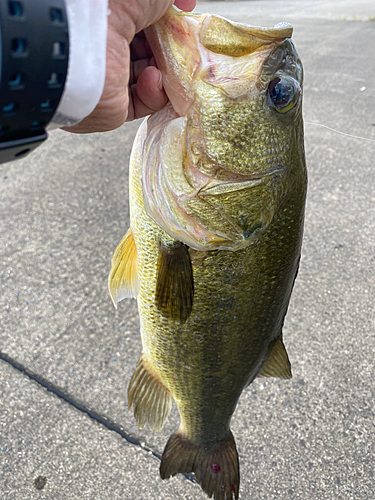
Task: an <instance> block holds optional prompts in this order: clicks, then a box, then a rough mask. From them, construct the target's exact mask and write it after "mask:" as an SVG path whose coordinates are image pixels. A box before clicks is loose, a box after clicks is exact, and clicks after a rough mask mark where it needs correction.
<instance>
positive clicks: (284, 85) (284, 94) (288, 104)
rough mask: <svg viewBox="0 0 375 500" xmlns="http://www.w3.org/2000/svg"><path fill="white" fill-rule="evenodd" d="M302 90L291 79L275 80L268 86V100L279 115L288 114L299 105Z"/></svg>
mask: <svg viewBox="0 0 375 500" xmlns="http://www.w3.org/2000/svg"><path fill="white" fill-rule="evenodd" d="M299 96H300V89H299V87H298V85H297V83H296V82H295V81H294V80H292V79H291V78H284V77H280V78H275V79H274V80H272V82H271V83H270V84H269V86H268V99H269V101H270V103H271V105H272V106H273V107H274V108H275V110H276V111H278V112H279V113H287V112H288V111H290V110H291V109H292V108H294V106H295V105H296V104H297V102H298V99H299Z"/></svg>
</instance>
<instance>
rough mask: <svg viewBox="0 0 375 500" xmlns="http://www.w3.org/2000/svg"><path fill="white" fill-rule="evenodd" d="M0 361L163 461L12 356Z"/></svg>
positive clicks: (2, 356)
mask: <svg viewBox="0 0 375 500" xmlns="http://www.w3.org/2000/svg"><path fill="white" fill-rule="evenodd" d="M0 360H2V361H4V362H5V363H8V364H10V365H11V366H12V367H13V368H15V369H16V370H18V371H19V372H21V373H23V374H24V375H26V376H27V377H28V378H29V379H30V380H34V382H37V383H38V384H39V385H41V386H42V387H44V388H45V389H47V391H49V392H52V393H53V394H55V396H57V397H58V398H60V399H62V400H63V401H65V402H66V403H68V404H70V405H71V406H73V407H74V408H76V410H79V411H81V412H82V413H85V414H86V415H87V416H89V417H90V418H92V419H93V420H95V421H96V422H98V423H100V424H102V425H104V427H106V428H107V429H109V430H111V431H113V432H116V433H117V434H119V435H120V436H121V437H122V438H123V439H125V440H126V441H127V442H128V443H130V444H132V445H134V446H139V447H140V448H141V449H142V450H144V451H145V452H147V455H152V456H154V457H155V458H157V459H158V460H161V455H160V453H158V452H157V451H155V450H153V449H152V448H150V447H148V446H146V445H144V444H143V443H141V442H140V441H139V439H137V438H136V437H134V436H132V435H131V434H128V433H127V432H125V431H124V429H123V428H122V427H120V426H119V425H118V424H116V423H115V422H112V421H111V420H109V419H108V418H106V417H103V416H102V415H99V413H96V412H95V411H93V410H91V409H90V408H87V407H86V406H85V405H83V404H82V403H79V402H78V401H76V400H75V399H73V398H72V397H71V396H69V395H68V394H66V393H65V392H63V391H62V390H61V389H59V388H58V387H56V386H55V385H54V384H52V383H51V382H48V381H47V380H45V379H44V378H43V377H41V376H39V375H36V374H35V373H33V372H32V371H31V370H28V369H27V368H26V367H24V366H23V365H21V364H20V363H18V361H15V360H14V359H12V358H11V357H10V356H8V355H7V354H5V353H3V352H1V351H0ZM183 475H184V477H185V479H187V480H188V481H190V482H192V483H198V481H197V480H196V479H195V476H194V474H183Z"/></svg>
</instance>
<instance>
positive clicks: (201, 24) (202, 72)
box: [145, 6, 293, 116]
mask: <svg viewBox="0 0 375 500" xmlns="http://www.w3.org/2000/svg"><path fill="white" fill-rule="evenodd" d="M292 32H293V28H292V26H291V25H290V24H289V23H279V24H276V25H275V26H274V27H272V28H262V27H258V26H251V25H245V24H240V23H235V22H231V21H228V20H226V19H224V18H222V17H220V16H215V15H211V14H192V13H186V12H183V11H180V10H179V9H177V8H176V7H174V6H173V7H171V9H170V10H169V11H168V12H167V13H166V14H165V15H164V16H163V17H162V18H161V19H160V20H159V21H158V22H157V23H155V24H153V25H151V26H149V27H148V28H146V29H145V35H146V38H147V40H148V42H149V45H150V47H152V51H153V56H154V59H155V63H156V66H157V68H158V69H159V70H160V71H161V73H162V76H163V86H164V89H165V92H166V94H167V96H168V98H169V101H170V102H171V104H172V107H173V109H174V110H175V112H176V114H177V115H178V116H184V115H185V114H186V112H187V110H188V108H189V107H190V105H191V104H192V102H193V101H194V99H195V97H196V95H195V88H194V87H195V86H196V83H197V82H196V80H197V79H199V78H200V79H203V80H205V81H207V83H209V84H213V85H219V86H221V87H222V88H223V90H224V92H225V90H226V89H227V88H229V87H231V88H232V93H233V88H237V92H238V88H239V86H241V85H238V82H239V81H243V77H242V78H239V77H238V76H236V75H233V74H230V75H226V74H225V72H226V70H227V68H228V67H229V66H232V67H236V66H238V65H239V64H238V63H239V60H240V59H241V58H242V57H243V56H249V57H251V56H252V55H253V56H254V55H255V57H254V58H253V59H254V63H253V64H252V65H251V68H248V70H247V75H246V78H247V79H249V78H252V79H253V80H256V79H257V78H259V76H260V72H261V69H262V63H263V62H264V60H265V59H266V57H267V56H268V55H269V54H270V53H271V51H272V50H273V48H274V46H275V44H277V43H280V42H282V41H283V40H285V39H286V38H290V37H291V36H292ZM257 54H258V56H259V57H257V56H256V55H257ZM236 63H237V64H236ZM247 66H248V65H247ZM222 69H223V70H224V74H223V71H222ZM236 71H237V72H238V69H237V70H236ZM232 72H233V71H232ZM240 83H241V82H240Z"/></svg>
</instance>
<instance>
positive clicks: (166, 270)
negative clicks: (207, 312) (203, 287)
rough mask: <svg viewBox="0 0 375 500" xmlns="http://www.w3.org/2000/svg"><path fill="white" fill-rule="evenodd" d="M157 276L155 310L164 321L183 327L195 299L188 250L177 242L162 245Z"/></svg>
mask: <svg viewBox="0 0 375 500" xmlns="http://www.w3.org/2000/svg"><path fill="white" fill-rule="evenodd" d="M157 273H158V275H157V283H156V296H155V302H156V306H157V308H158V309H159V311H161V313H162V314H163V315H164V316H165V317H167V318H171V319H173V320H175V321H179V322H180V323H185V321H186V320H187V319H188V317H189V316H190V314H191V310H192V307H193V297H194V279H193V269H192V266H191V260H190V254H189V248H188V247H187V246H186V245H184V244H183V243H181V242H179V241H174V242H171V244H168V245H164V244H161V245H160V250H159V259H158V270H157Z"/></svg>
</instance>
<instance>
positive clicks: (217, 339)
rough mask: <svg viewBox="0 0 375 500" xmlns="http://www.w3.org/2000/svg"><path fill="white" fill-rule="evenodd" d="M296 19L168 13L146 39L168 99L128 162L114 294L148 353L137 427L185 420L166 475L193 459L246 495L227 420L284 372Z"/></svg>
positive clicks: (297, 108)
mask: <svg viewBox="0 0 375 500" xmlns="http://www.w3.org/2000/svg"><path fill="white" fill-rule="evenodd" d="M290 36H291V27H290V25H285V24H283V25H277V26H275V27H274V28H257V27H251V26H246V25H241V24H236V23H231V22H229V21H226V20H224V19H222V18H220V17H217V16H208V15H193V14H184V13H181V12H180V11H177V10H176V9H172V10H171V11H169V13H168V14H166V16H164V18H163V19H162V20H160V21H159V22H158V23H157V24H156V25H155V26H152V27H150V28H149V29H148V32H147V37H148V38H149V40H150V43H152V46H153V47H154V46H158V47H159V50H158V51H156V53H155V58H156V61H157V64H158V67H159V68H160V70H161V71H162V73H163V78H164V83H165V87H166V91H167V94H168V96H169V98H170V104H168V105H167V106H166V107H165V108H164V109H163V110H161V111H160V112H158V113H156V114H155V115H153V116H151V117H149V118H148V119H146V121H145V122H144V123H143V125H142V126H141V128H140V130H139V132H138V135H137V138H136V140H135V144H134V146H133V151H132V157H131V162H130V209H131V224H130V230H129V231H128V233H127V235H126V236H125V238H124V240H123V241H122V242H121V243H120V245H119V247H118V249H117V250H116V252H115V255H114V257H113V261H112V269H111V273H110V277H109V286H110V290H111V294H112V298H113V300H114V302H115V303H117V302H118V301H119V300H121V299H122V298H124V297H126V296H131V295H134V296H136V297H137V300H138V308H139V314H140V322H141V336H142V344H143V353H142V356H141V358H140V361H139V363H138V365H137V368H136V371H135V373H134V375H133V378H132V380H131V382H130V385H129V392H128V395H129V405H130V406H133V407H134V414H135V417H136V419H137V421H138V424H139V426H140V427H143V426H145V425H148V426H150V427H151V428H152V429H155V430H158V429H160V428H161V427H162V425H163V422H164V420H165V418H166V417H167V416H168V413H169V411H170V407H171V398H173V399H174V400H175V402H176V405H177V408H178V411H179V414H180V417H181V424H180V428H179V430H178V431H177V432H176V433H175V434H173V435H172V436H171V438H170V439H169V441H168V443H167V446H166V448H165V450H164V453H163V457H162V463H161V467H160V473H161V476H162V478H167V477H170V476H171V475H175V474H177V473H179V472H183V473H189V472H195V474H196V477H197V480H198V481H199V483H200V484H201V486H202V488H203V490H204V491H205V492H206V493H207V495H208V496H209V497H212V496H213V497H214V498H215V500H224V499H227V500H228V499H232V498H235V499H238V495H239V467H238V456H237V451H236V446H235V442H234V438H233V435H232V433H231V431H230V420H231V417H232V414H233V412H234V410H235V407H236V404H237V401H238V399H239V397H240V395H241V392H242V391H243V389H244V388H245V387H246V386H247V385H249V384H250V383H251V382H252V381H253V380H254V378H255V377H257V376H276V377H281V378H290V377H291V371H290V363H289V360H288V356H287V353H286V351H285V347H284V345H283V342H282V326H283V322H284V318H285V314H286V312H287V308H288V304H289V299H290V295H291V292H292V288H293V283H294V280H295V277H296V274H297V270H298V264H299V258H300V249H301V241H302V231H303V219H304V205H305V197H306V187H307V177H306V168H305V160H304V146H303V122H302V109H301V98H302V90H301V87H302V66H301V62H300V60H299V58H298V56H297V54H296V52H295V49H294V47H293V44H292V42H291V41H290Z"/></svg>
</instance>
